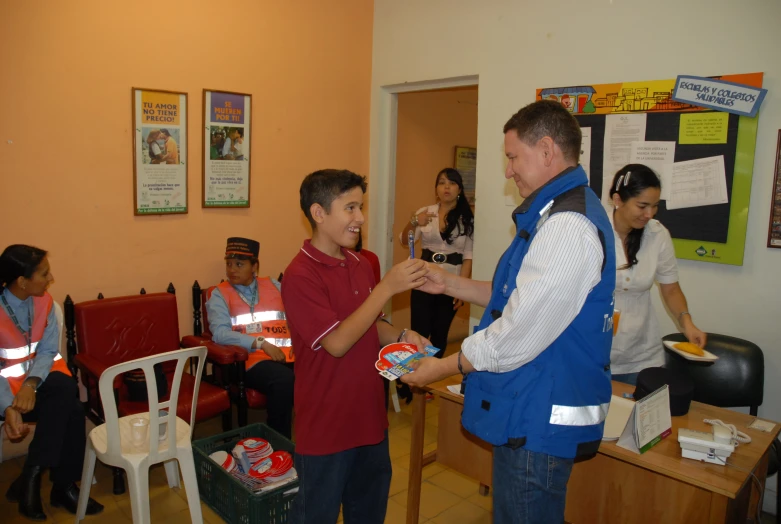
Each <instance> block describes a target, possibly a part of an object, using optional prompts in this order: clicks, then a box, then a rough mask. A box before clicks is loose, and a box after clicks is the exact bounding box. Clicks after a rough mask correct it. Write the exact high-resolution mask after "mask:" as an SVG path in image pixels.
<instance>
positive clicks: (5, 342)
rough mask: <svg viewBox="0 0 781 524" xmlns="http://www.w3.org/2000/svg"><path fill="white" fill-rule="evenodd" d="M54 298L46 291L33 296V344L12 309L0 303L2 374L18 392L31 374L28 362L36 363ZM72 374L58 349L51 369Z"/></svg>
mask: <svg viewBox="0 0 781 524" xmlns="http://www.w3.org/2000/svg"><path fill="white" fill-rule="evenodd" d="M53 305H54V300H53V299H52V297H51V295H49V294H48V293H45V294H44V295H43V296H42V297H33V326H32V339H31V341H30V342H31V344H30V345H29V346H28V345H27V341H26V340H25V335H23V334H22V333H21V332H19V329H18V328H17V327H16V324H14V321H13V319H11V317H10V315H9V314H8V312H7V311H6V310H5V308H4V307H0V363H2V368H0V377H5V378H6V379H7V380H8V384H9V385H10V386H11V392H13V394H14V395H16V394H17V393H18V392H19V389H20V388H21V387H22V383H23V382H24V381H25V379H26V378H27V369H28V366H32V360H33V359H34V358H35V350H36V348H37V346H38V342H40V341H41V338H43V332H44V330H45V329H46V320H47V319H48V318H49V312H51V309H52V306H53ZM52 371H59V372H60V373H65V374H66V375H68V376H71V372H70V370H69V369H68V366H67V364H66V363H65V360H64V359H63V358H62V356H61V355H60V354H59V353H58V354H57V355H56V356H55V357H54V362H53V363H52V367H51V370H49V372H52Z"/></svg>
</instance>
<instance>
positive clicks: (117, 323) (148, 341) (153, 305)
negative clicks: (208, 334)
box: [68, 293, 231, 493]
mask: <svg viewBox="0 0 781 524" xmlns="http://www.w3.org/2000/svg"><path fill="white" fill-rule="evenodd" d="M73 317H74V321H75V334H76V346H77V353H76V355H75V357H74V361H75V363H76V366H77V367H78V368H79V370H80V371H81V378H82V381H83V383H84V386H85V387H86V388H87V394H88V400H87V402H88V409H89V413H88V414H89V416H90V418H92V419H93V420H95V421H96V422H101V423H102V422H103V407H102V405H101V402H100V394H99V393H98V390H97V386H98V382H99V379H100V376H101V374H102V373H103V371H104V370H106V369H107V368H109V367H111V366H113V365H115V364H119V363H122V362H127V361H129V360H134V359H138V358H142V357H147V356H150V355H156V354H160V353H166V352H168V351H172V350H176V349H178V348H179V315H178V312H177V308H176V296H175V295H173V294H171V293H153V294H144V295H134V296H126V297H117V298H107V299H101V300H89V301H87V302H81V303H79V304H76V305H75V306H74V315H73ZM68 330H69V331H71V333H70V335H72V330H73V326H72V325H69V326H68ZM70 335H69V336H70ZM174 367H175V366H171V367H169V368H166V367H163V371H164V373H165V374H166V376H167V377H166V378H167V381H168V384H171V383H172V376H173V373H174ZM194 386H195V379H194V378H193V377H192V375H189V374H185V375H184V376H183V377H182V380H181V386H180V392H179V401H178V403H177V409H176V412H177V416H179V417H181V418H182V419H187V420H189V416H190V410H191V407H192V403H193V401H194V399H193V389H194ZM114 395H115V398H116V401H117V406H118V410H119V414H120V416H126V415H132V414H134V413H141V412H146V411H149V408H148V406H147V403H146V402H131V401H130V399H129V398H128V391H127V387H126V385H125V381H124V380H123V379H122V377H121V376H120V377H117V378H116V379H115V381H114ZM167 399H168V396H167V395H166V396H165V397H162V399H161V400H167ZM195 402H196V415H195V420H196V421H201V420H205V419H208V418H211V417H214V416H216V415H219V414H222V415H223V428H224V429H225V430H226V431H227V430H229V429H230V427H231V402H230V396H229V394H228V392H227V391H226V390H225V389H223V388H220V387H217V386H214V385H212V384H207V383H202V384H201V386H200V390H199V392H198V398H197V399H195ZM120 471H121V470H120ZM121 481H122V478H121V476H120V477H119V483H120V485H121V492H123V491H124V485H123V483H122V482H121ZM117 482H118V481H117V478H116V477H115V484H114V489H115V493H116V492H117V490H119V489H120V486H118V485H117Z"/></svg>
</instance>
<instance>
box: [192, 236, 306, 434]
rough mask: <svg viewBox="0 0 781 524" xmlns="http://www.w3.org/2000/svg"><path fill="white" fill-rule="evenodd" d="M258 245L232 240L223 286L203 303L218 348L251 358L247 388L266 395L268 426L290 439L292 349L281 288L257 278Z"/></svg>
mask: <svg viewBox="0 0 781 524" xmlns="http://www.w3.org/2000/svg"><path fill="white" fill-rule="evenodd" d="M259 253H260V244H259V243H258V242H257V241H255V240H250V239H248V238H240V237H231V238H229V239H228V245H227V247H226V249H225V276H226V277H227V280H226V281H224V282H222V283H221V284H220V285H218V286H217V287H215V288H213V289H212V290H211V294H210V296H209V300H208V301H207V302H206V312H207V314H208V316H209V331H211V333H212V340H214V342H216V343H218V344H225V345H234V346H240V347H242V348H244V349H245V350H247V352H249V358H248V359H247V363H246V366H247V375H246V378H245V384H246V386H247V387H249V388H252V389H256V390H258V391H260V392H261V393H263V394H264V395H266V398H267V402H266V409H267V411H268V425H269V426H270V427H271V428H272V429H274V430H276V431H278V432H279V433H281V434H282V435H284V436H286V437H288V438H289V437H290V436H291V425H292V413H293V381H294V375H293V364H292V362H293V360H294V357H293V348H292V347H291V343H290V332H289V331H288V328H287V320H286V316H285V306H284V305H283V304H282V295H281V294H280V292H279V283H278V282H276V281H274V280H272V279H270V278H268V277H264V278H258V276H257V273H258V255H259Z"/></svg>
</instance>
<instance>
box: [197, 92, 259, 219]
mask: <svg viewBox="0 0 781 524" xmlns="http://www.w3.org/2000/svg"><path fill="white" fill-rule="evenodd" d="M251 106H252V95H248V94H244V93H233V92H229V91H214V90H210V89H204V90H203V133H204V138H203V184H202V188H203V191H202V195H203V196H202V202H201V206H202V207H249V205H250V202H249V195H250V143H251V140H252V134H251V129H250V127H251V126H250V123H251V119H252V108H251Z"/></svg>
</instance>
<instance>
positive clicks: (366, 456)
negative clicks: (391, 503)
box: [291, 421, 391, 524]
mask: <svg viewBox="0 0 781 524" xmlns="http://www.w3.org/2000/svg"><path fill="white" fill-rule="evenodd" d="M356 422H358V421H356ZM294 462H295V468H296V471H297V472H298V478H299V480H300V488H299V491H298V495H296V498H295V499H294V500H293V510H292V520H291V521H292V522H293V524H336V521H337V520H338V518H339V507H340V506H344V507H343V508H342V514H343V517H344V524H357V523H361V524H373V523H376V524H382V523H383V522H385V511H386V509H387V507H388V492H389V491H390V480H391V463H390V455H389V452H388V432H387V431H386V432H385V438H384V439H383V441H382V442H380V443H379V444H375V445H373V446H361V447H358V448H352V449H348V450H345V451H340V452H339V453H334V454H331V455H299V454H298V453H296V454H295V458H294Z"/></svg>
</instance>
